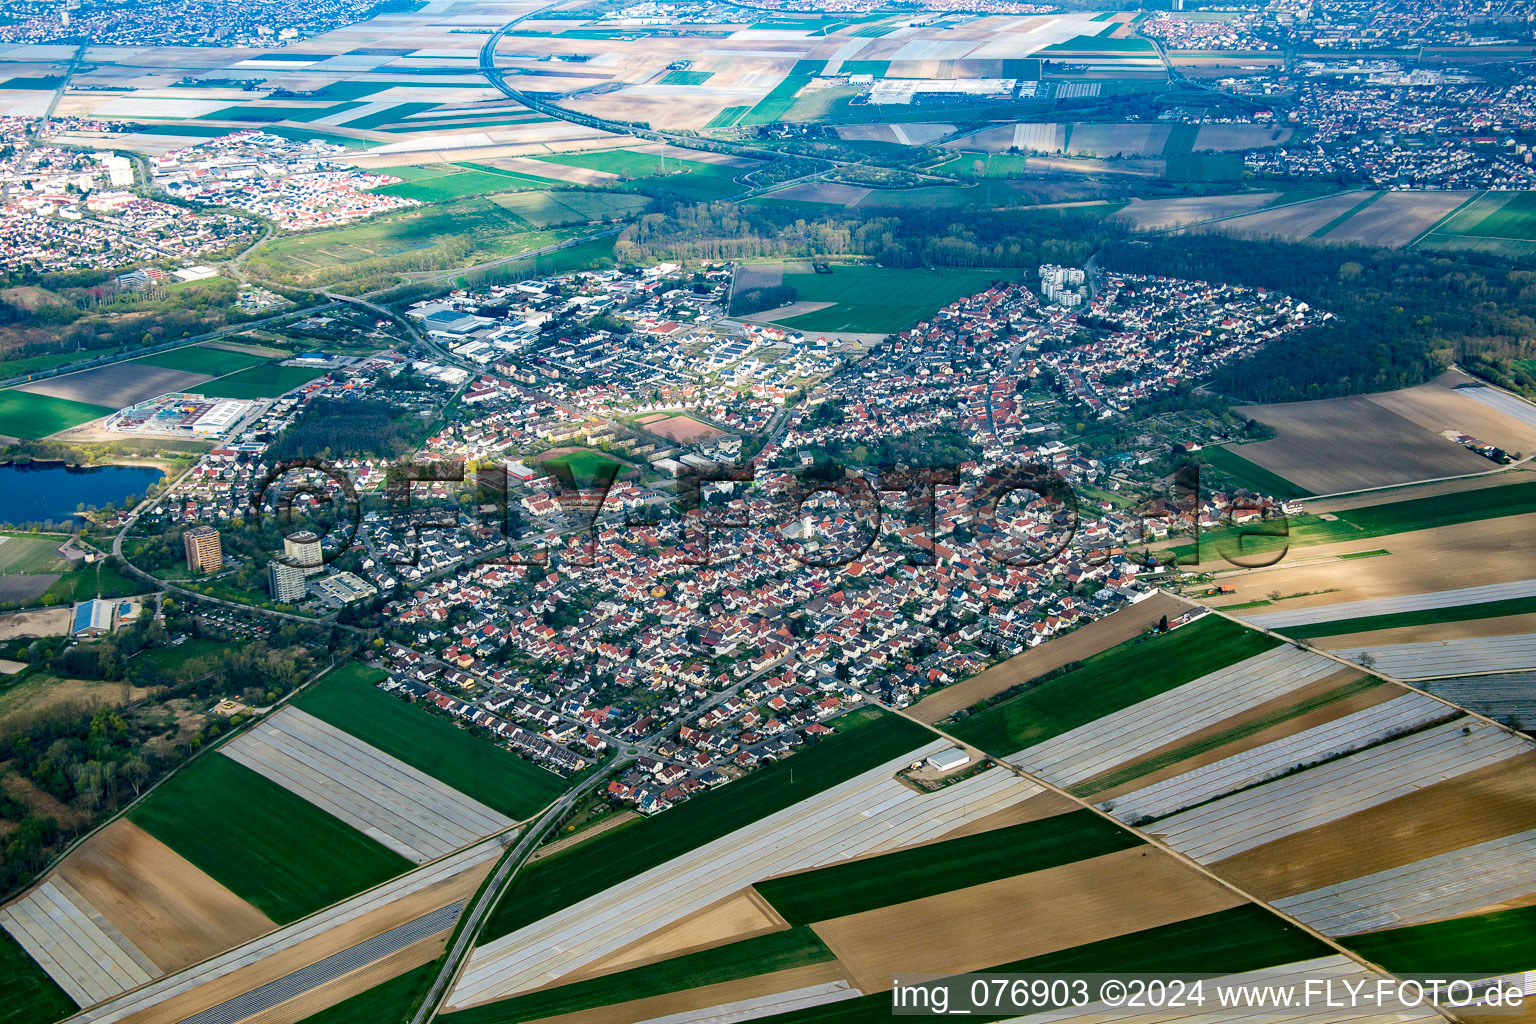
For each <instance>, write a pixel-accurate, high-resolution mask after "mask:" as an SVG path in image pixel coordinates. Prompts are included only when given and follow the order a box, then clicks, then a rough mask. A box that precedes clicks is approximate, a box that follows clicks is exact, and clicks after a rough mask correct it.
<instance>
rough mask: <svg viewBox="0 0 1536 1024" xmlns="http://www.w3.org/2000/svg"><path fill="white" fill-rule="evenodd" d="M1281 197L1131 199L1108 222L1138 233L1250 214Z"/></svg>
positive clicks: (1267, 194) (1272, 194)
mask: <svg viewBox="0 0 1536 1024" xmlns="http://www.w3.org/2000/svg"><path fill="white" fill-rule="evenodd" d="M1278 195H1279V193H1278V192H1253V193H1247V194H1243V195H1235V196H1188V197H1184V198H1180V199H1132V200H1131V201H1130V203H1129V205H1127V206H1126V207H1124V208H1123V209H1122V210H1120V211H1119V212H1118V213H1116V214H1114V215H1113V216H1111V217H1110V218H1109V219H1110V220H1112V221H1121V222H1123V223H1126V224H1129V225H1131V226H1132V227H1134V228H1135V229H1136V230H1138V231H1157V230H1160V229H1163V228H1173V227H1181V226H1183V225H1185V224H1194V223H1197V222H1199V221H1205V220H1211V219H1213V218H1216V217H1230V216H1232V215H1234V214H1239V213H1247V212H1249V211H1252V210H1257V209H1258V208H1259V207H1261V206H1264V205H1265V204H1266V203H1269V202H1271V201H1272V200H1274V199H1275V197H1276V196H1278Z"/></svg>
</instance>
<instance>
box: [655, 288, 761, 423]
mask: <svg viewBox="0 0 1536 1024" xmlns="http://www.w3.org/2000/svg"><path fill="white" fill-rule="evenodd" d="M783 283H784V264H782V263H743V264H740V265H738V266H737V267H736V290H737V291H749V290H751V289H753V288H777V287H778V286H779V285H781V284H783ZM655 418H656V419H662V418H664V417H662V416H661V415H659V414H658V415H657V416H656V417H655ZM647 419H649V417H648V418H647ZM641 422H642V423H644V422H646V420H641Z"/></svg>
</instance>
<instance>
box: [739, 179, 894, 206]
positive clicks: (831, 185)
mask: <svg viewBox="0 0 1536 1024" xmlns="http://www.w3.org/2000/svg"><path fill="white" fill-rule="evenodd" d="M869 193H870V190H869V189H867V188H861V187H859V186H858V185H844V184H841V183H840V182H835V181H807V182H802V183H801V184H799V185H791V186H790V187H789V188H786V189H783V190H781V191H779V192H771V193H769V194H768V195H766V196H764V197H763V198H764V199H792V200H795V201H796V202H802V203H827V204H829V205H832V206H856V205H858V204H859V202H860V201H862V200H863V199H864V198H865V197H866V196H868V195H869Z"/></svg>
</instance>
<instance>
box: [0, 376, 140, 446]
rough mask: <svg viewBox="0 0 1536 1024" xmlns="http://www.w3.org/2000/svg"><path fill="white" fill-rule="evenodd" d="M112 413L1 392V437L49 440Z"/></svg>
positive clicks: (95, 407) (43, 397) (97, 407)
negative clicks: (4, 435) (62, 432)
mask: <svg viewBox="0 0 1536 1024" xmlns="http://www.w3.org/2000/svg"><path fill="white" fill-rule="evenodd" d="M112 411H113V410H111V409H108V408H107V407H106V406H102V405H87V404H86V403H84V402H71V401H69V400H68V399H65V398H53V397H51V396H49V395H34V394H32V393H31V392H29V391H17V390H15V389H11V390H7V391H0V434H9V435H10V436H12V437H20V438H26V439H29V440H30V439H35V438H39V437H47V436H48V435H49V434H57V433H58V432H59V431H61V430H68V429H69V428H70V427H78V426H79V425H80V424H82V423H89V422H90V421H91V420H94V419H96V418H97V417H99V416H105V415H106V414H107V413H109V412H112Z"/></svg>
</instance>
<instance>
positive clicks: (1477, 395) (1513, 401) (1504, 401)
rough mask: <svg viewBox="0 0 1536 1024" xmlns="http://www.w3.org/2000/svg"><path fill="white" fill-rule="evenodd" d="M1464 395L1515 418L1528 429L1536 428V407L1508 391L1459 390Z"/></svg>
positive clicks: (1482, 388)
mask: <svg viewBox="0 0 1536 1024" xmlns="http://www.w3.org/2000/svg"><path fill="white" fill-rule="evenodd" d="M1457 390H1458V391H1460V392H1461V393H1462V394H1464V395H1466V396H1467V397H1469V398H1473V399H1476V400H1477V401H1479V402H1482V403H1483V404H1484V405H1486V406H1488V407H1489V408H1491V409H1497V410H1498V411H1499V412H1502V413H1503V414H1504V415H1506V416H1513V417H1514V418H1515V419H1517V420H1519V421H1520V422H1521V423H1524V424H1525V425H1526V426H1528V427H1536V405H1532V404H1531V403H1530V402H1527V401H1526V400H1525V399H1523V398H1518V397H1516V396H1515V395H1512V394H1510V393H1509V392H1507V391H1500V390H1499V389H1498V388H1490V387H1486V386H1485V387H1466V388H1458V389H1457Z"/></svg>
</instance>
